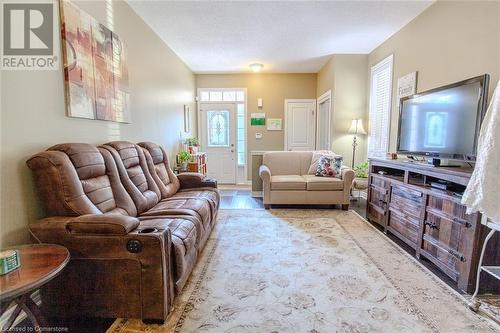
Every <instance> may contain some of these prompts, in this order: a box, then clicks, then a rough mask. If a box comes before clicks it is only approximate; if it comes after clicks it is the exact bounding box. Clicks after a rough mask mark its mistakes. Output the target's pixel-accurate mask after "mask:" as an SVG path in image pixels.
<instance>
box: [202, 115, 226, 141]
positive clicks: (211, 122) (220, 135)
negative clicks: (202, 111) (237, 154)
mask: <svg viewBox="0 0 500 333" xmlns="http://www.w3.org/2000/svg"><path fill="white" fill-rule="evenodd" d="M207 118H208V121H207V126H208V128H207V130H208V146H209V147H229V111H225V110H221V111H208V112H207Z"/></svg>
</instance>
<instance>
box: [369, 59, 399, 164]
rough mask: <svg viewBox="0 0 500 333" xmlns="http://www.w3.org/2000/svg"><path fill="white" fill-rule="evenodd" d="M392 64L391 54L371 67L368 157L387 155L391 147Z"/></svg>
mask: <svg viewBox="0 0 500 333" xmlns="http://www.w3.org/2000/svg"><path fill="white" fill-rule="evenodd" d="M392 64H393V56H392V55H390V56H388V57H387V58H385V59H384V60H382V61H381V62H379V63H378V64H376V65H374V66H373V67H372V69H371V80H370V114H369V126H368V127H369V133H368V157H385V155H386V153H387V150H388V148H389V127H390V116H391V96H392Z"/></svg>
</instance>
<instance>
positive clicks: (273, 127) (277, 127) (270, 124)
mask: <svg viewBox="0 0 500 333" xmlns="http://www.w3.org/2000/svg"><path fill="white" fill-rule="evenodd" d="M281 124H282V120H281V118H275V119H272V118H269V119H268V120H267V130H268V131H281V130H282V126H281Z"/></svg>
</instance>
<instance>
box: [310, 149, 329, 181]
mask: <svg viewBox="0 0 500 333" xmlns="http://www.w3.org/2000/svg"><path fill="white" fill-rule="evenodd" d="M325 155H327V156H330V157H333V156H335V153H334V152H333V151H331V150H316V151H314V152H313V155H312V157H311V165H310V166H309V170H308V171H307V174H308V175H315V174H316V170H318V163H319V159H320V158H321V157H323V156H325Z"/></svg>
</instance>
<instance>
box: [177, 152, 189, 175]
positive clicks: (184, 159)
mask: <svg viewBox="0 0 500 333" xmlns="http://www.w3.org/2000/svg"><path fill="white" fill-rule="evenodd" d="M178 159H179V163H180V165H181V170H182V171H186V170H187V164H188V161H189V160H190V159H191V154H190V153H189V152H187V151H185V150H183V151H181V152H180V153H179V156H178Z"/></svg>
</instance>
